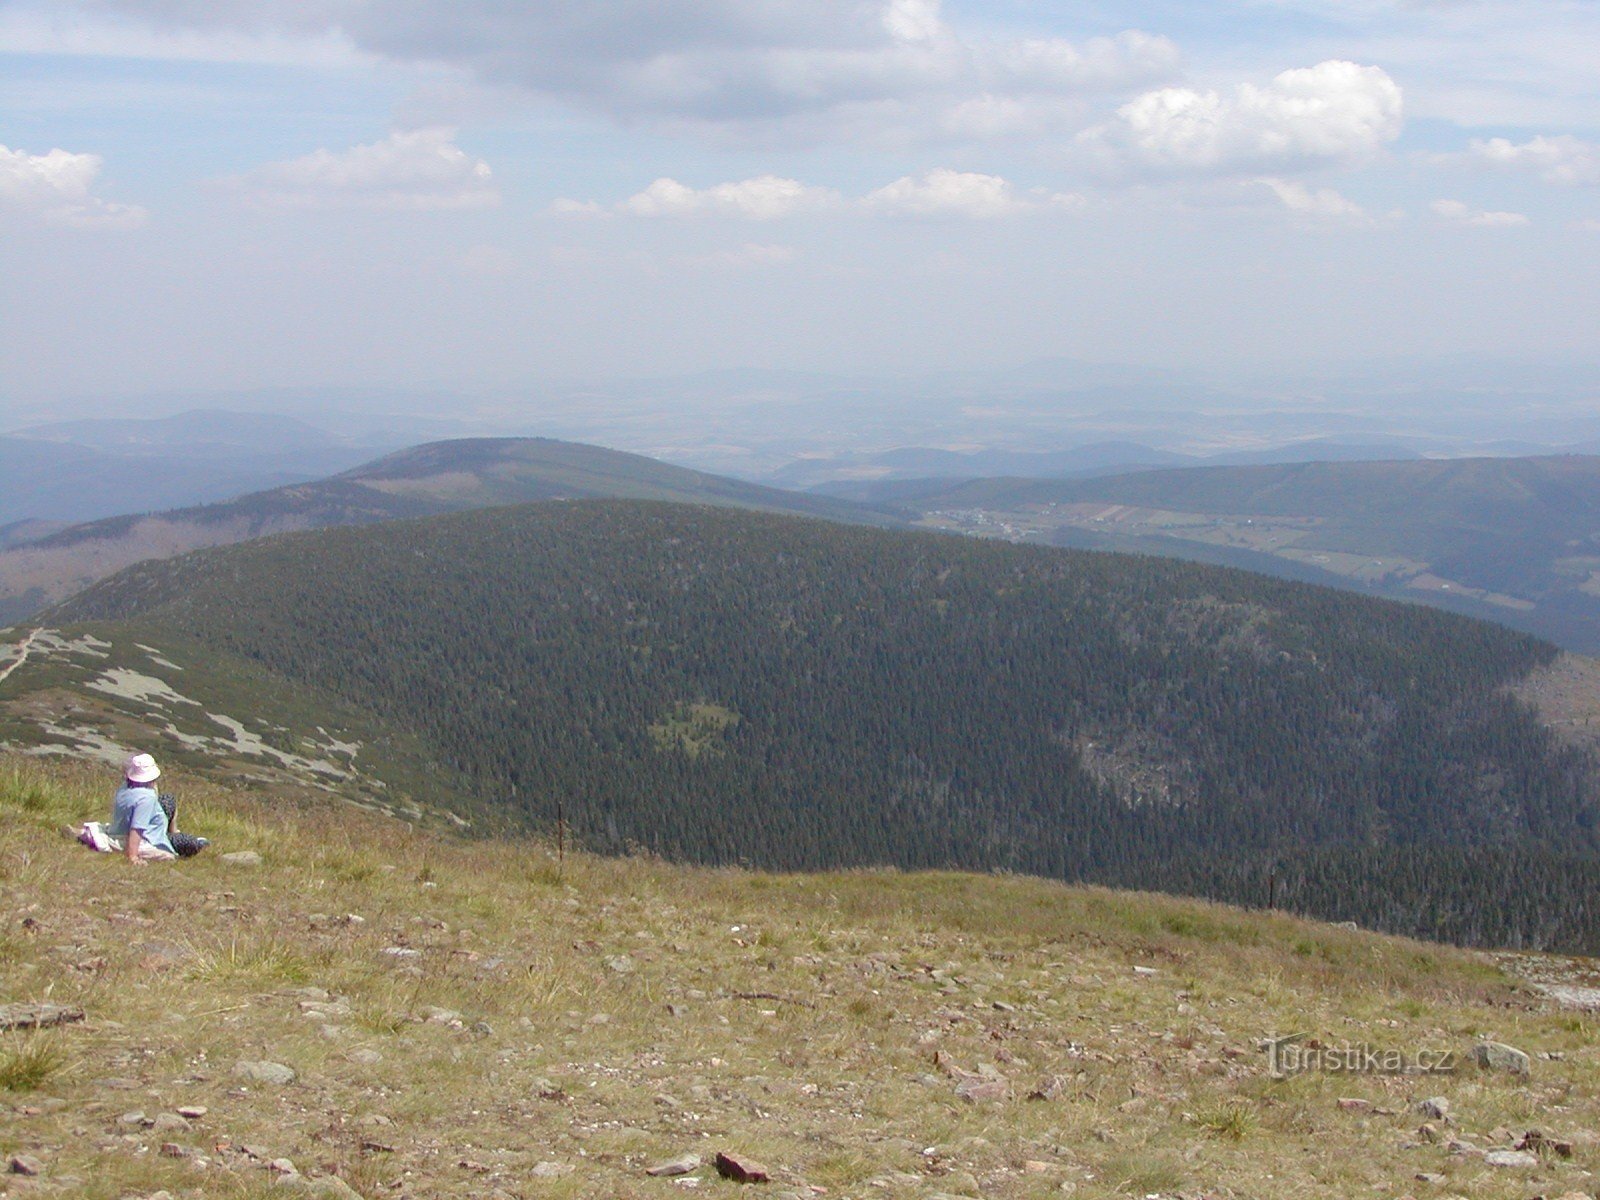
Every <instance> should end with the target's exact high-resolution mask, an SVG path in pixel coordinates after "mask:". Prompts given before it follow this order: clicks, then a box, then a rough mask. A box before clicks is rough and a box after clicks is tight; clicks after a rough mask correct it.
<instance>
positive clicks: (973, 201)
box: [861, 167, 1082, 218]
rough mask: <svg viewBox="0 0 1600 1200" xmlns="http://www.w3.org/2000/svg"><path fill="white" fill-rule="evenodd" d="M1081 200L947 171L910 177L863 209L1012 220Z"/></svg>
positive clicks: (866, 201) (876, 193) (864, 204)
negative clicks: (1013, 217)
mask: <svg viewBox="0 0 1600 1200" xmlns="http://www.w3.org/2000/svg"><path fill="white" fill-rule="evenodd" d="M1081 203H1082V198H1081V197H1078V196H1068V195H1063V194H1061V193H1050V192H1044V191H1042V190H1040V191H1032V192H1025V193H1019V192H1018V191H1017V190H1016V189H1015V188H1014V187H1012V185H1011V184H1010V182H1009V181H1007V180H1005V179H1002V178H1000V176H998V175H979V174H976V173H974V172H971V171H952V170H950V169H949V168H946V167H940V168H937V169H936V170H932V171H928V172H927V173H925V174H923V175H919V176H911V175H907V176H904V177H903V178H900V179H897V180H895V181H894V182H893V183H890V184H886V185H885V186H883V187H881V188H878V189H877V190H876V191H874V192H871V193H869V194H868V195H866V196H865V197H863V199H862V200H861V205H862V207H863V208H866V209H868V210H870V211H874V212H883V213H891V214H908V215H913V216H923V217H976V218H992V217H1010V216H1016V215H1018V214H1020V213H1027V212H1034V211H1037V210H1039V209H1042V208H1070V207H1075V206H1077V205H1079V204H1081Z"/></svg>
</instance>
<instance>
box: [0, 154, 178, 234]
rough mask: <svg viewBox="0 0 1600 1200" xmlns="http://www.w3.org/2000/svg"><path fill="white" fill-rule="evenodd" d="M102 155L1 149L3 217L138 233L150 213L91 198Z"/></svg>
mask: <svg viewBox="0 0 1600 1200" xmlns="http://www.w3.org/2000/svg"><path fill="white" fill-rule="evenodd" d="M99 174H100V156H99V155H97V154H72V153H70V152H68V151H66V150H59V149H57V150H51V151H50V152H49V153H48V154H29V153H27V152H26V151H24V150H12V149H9V148H8V147H6V146H0V213H4V214H11V215H13V216H16V217H21V218H22V219H25V220H33V221H40V222H43V223H44V224H46V225H58V226H68V227H72V228H78V229H136V228H138V227H139V226H140V225H143V224H144V223H145V220H146V218H147V217H148V216H149V214H148V213H147V212H146V211H145V210H144V209H142V208H140V207H138V206H137V205H131V204H115V203H112V202H111V201H109V200H102V199H100V198H99V197H98V196H95V195H93V194H92V191H91V189H92V188H93V187H94V181H95V177H96V176H98V175H99Z"/></svg>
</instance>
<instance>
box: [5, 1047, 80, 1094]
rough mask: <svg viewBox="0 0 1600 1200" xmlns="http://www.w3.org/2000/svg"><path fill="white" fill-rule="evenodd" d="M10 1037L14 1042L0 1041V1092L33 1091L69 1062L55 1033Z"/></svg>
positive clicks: (65, 1050) (64, 1067)
mask: <svg viewBox="0 0 1600 1200" xmlns="http://www.w3.org/2000/svg"><path fill="white" fill-rule="evenodd" d="M11 1037H12V1038H13V1040H15V1041H16V1042H17V1044H16V1045H4V1044H0V1092H36V1091H38V1090H39V1089H40V1088H42V1087H43V1086H44V1085H45V1084H46V1083H47V1082H48V1081H49V1080H50V1079H52V1078H53V1077H55V1076H56V1075H58V1074H60V1073H61V1072H62V1071H63V1070H65V1069H66V1067H67V1064H68V1063H69V1062H70V1059H69V1058H68V1055H67V1048H66V1045H65V1044H64V1043H63V1041H62V1040H61V1039H60V1038H59V1037H58V1036H56V1035H53V1034H50V1033H28V1034H23V1035H21V1036H20V1037H18V1036H17V1035H14V1034H13V1035H11Z"/></svg>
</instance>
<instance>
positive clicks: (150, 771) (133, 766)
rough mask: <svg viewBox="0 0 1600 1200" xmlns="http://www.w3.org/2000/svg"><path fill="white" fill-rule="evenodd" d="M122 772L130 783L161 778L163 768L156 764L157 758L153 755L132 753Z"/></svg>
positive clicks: (147, 781)
mask: <svg viewBox="0 0 1600 1200" xmlns="http://www.w3.org/2000/svg"><path fill="white" fill-rule="evenodd" d="M122 774H123V776H124V777H125V778H126V779H127V780H128V782H129V783H150V782H151V781H153V780H155V779H158V778H160V776H161V768H160V767H158V766H156V760H155V759H154V758H153V757H152V756H151V755H148V754H130V755H129V756H128V761H127V764H126V765H125V766H124V767H123V768H122Z"/></svg>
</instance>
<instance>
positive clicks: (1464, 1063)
mask: <svg viewBox="0 0 1600 1200" xmlns="http://www.w3.org/2000/svg"><path fill="white" fill-rule="evenodd" d="M106 791H107V787H106V780H105V779H104V778H103V772H100V773H85V772H84V770H83V769H82V768H74V767H72V766H70V765H59V764H57V765H51V764H43V763H37V764H36V763H26V762H25V763H22V764H19V765H16V766H13V767H11V768H9V769H0V819H3V821H4V823H5V827H6V828H7V830H8V836H7V838H6V839H5V841H4V843H3V844H0V1006H7V1005H9V1006H12V1007H0V1162H3V1163H4V1164H7V1165H8V1169H9V1173H8V1174H4V1175H0V1196H15V1197H23V1196H29V1197H32V1196H71V1197H85V1198H88V1200H102V1198H105V1200H109V1198H114V1197H116V1198H120V1197H144V1198H148V1197H155V1196H161V1195H162V1194H165V1195H167V1196H171V1197H190V1196H192V1197H207V1198H211V1197H256V1196H261V1197H266V1196H283V1195H295V1194H305V1195H312V1196H328V1197H346V1198H347V1197H350V1196H360V1197H366V1198H368V1200H374V1198H376V1197H417V1198H422V1197H535V1196H550V1197H579V1196H584V1197H587V1196H595V1197H600V1196H606V1197H666V1196H672V1195H678V1194H681V1193H683V1192H686V1191H699V1192H704V1193H713V1192H714V1193H716V1194H720V1195H724V1196H730V1197H731V1196H734V1195H737V1194H739V1193H740V1191H741V1189H752V1188H753V1189H756V1194H757V1195H763V1196H768V1197H774V1198H776V1197H785V1198H790V1197H815V1196H835V1197H838V1196H845V1197H858V1196H859V1197H918V1198H922V1200H936V1198H938V1197H941V1196H985V1197H1019V1198H1020V1197H1045V1196H1063V1195H1074V1196H1078V1197H1084V1198H1098V1197H1112V1196H1141V1197H1162V1198H1172V1197H1184V1198H1187V1200H1199V1198H1201V1197H1208V1198H1224V1197H1226V1198H1233V1197H1261V1198H1267V1197H1272V1198H1281V1197H1312V1196H1316V1197H1325V1196H1381V1197H1396V1198H1398V1197H1402V1196H1408V1195H1409V1196H1412V1197H1415V1198H1416V1200H1427V1198H1429V1197H1434V1196H1438V1197H1446V1196H1466V1197H1486V1198H1489V1200H1500V1198H1504V1200H1511V1198H1516V1200H1532V1198H1533V1197H1536V1196H1540V1197H1549V1198H1555V1197H1592V1196H1593V1195H1594V1194H1595V1189H1596V1186H1597V1181H1596V1178H1595V1176H1594V1175H1593V1172H1594V1171H1595V1170H1596V1168H1597V1166H1600V1072H1597V1070H1596V1066H1597V1064H1600V1040H1597V1036H1596V1034H1597V1030H1600V1024H1597V1018H1596V1017H1595V1016H1594V1015H1593V1014H1591V1013H1589V1012H1587V1011H1583V1010H1581V1009H1572V1008H1567V1007H1563V1005H1562V1004H1561V1003H1560V1002H1559V996H1557V997H1556V998H1552V995H1548V994H1541V993H1540V992H1539V991H1538V990H1536V988H1535V987H1534V983H1535V982H1536V983H1540V984H1542V985H1544V986H1545V987H1547V988H1548V987H1552V986H1561V981H1562V980H1567V981H1568V982H1569V983H1570V985H1571V986H1575V987H1582V986H1586V985H1585V984H1584V983H1583V982H1582V981H1581V980H1579V981H1576V982H1573V980H1572V977H1571V975H1570V973H1571V972H1573V971H1581V970H1582V969H1583V966H1584V965H1583V964H1576V965H1574V964H1572V963H1570V962H1568V961H1566V960H1525V959H1521V958H1518V959H1515V960H1501V961H1497V960H1496V959H1494V958H1491V957H1490V956H1486V955H1475V954H1468V953H1465V952H1458V951H1454V950H1450V949H1447V948H1442V947H1436V946H1426V945H1421V944H1418V943H1412V942H1406V941H1402V940H1398V939H1391V938H1382V937H1377V936H1373V935H1368V934H1365V933H1361V932H1359V931H1351V930H1346V929H1339V928H1333V927H1329V926H1325V925H1319V924H1315V923H1309V922H1301V921H1298V920H1295V919H1293V918H1291V917H1287V916H1283V915H1279V914H1260V913H1245V912H1241V911H1237V910H1230V909H1226V908H1222V907H1219V906H1214V905H1206V904H1201V903H1196V902H1192V901H1179V900H1170V899H1166V898H1162V897H1156V896H1138V895H1127V894H1118V893H1113V892H1109V891H1104V890H1098V889H1084V888H1069V887H1062V886H1058V885H1053V884H1047V883H1041V882H1038V881H1032V880H1025V879H1017V878H980V877H973V876H962V875H951V874H929V875H901V874H894V873H856V874H848V875H829V876H804V877H800V876H772V875H761V874H754V873H743V872H734V871H726V872H714V871H695V870H685V869H679V868H676V867H671V866H668V865H665V864H662V863H659V862H653V861H648V860H628V861H611V860H599V859H593V858H589V857H586V856H581V855H579V856H572V855H569V856H568V857H567V858H566V860H565V861H564V862H558V861H557V860H556V859H555V857H554V856H553V854H552V853H551V850H550V848H549V847H546V846H544V845H536V844H521V845H516V846H506V845H490V844H484V843H473V842H468V841H460V840H452V839H450V838H448V837H444V836H440V835H435V834H431V833H425V832H421V831H418V830H416V829H414V828H413V827H411V826H409V825H407V824H405V823H403V822H400V821H397V820H394V819H391V818H385V817H383V816H381V815H375V814H371V813H367V812H361V811H356V810H353V809H347V808H343V807H340V806H337V805H335V804H334V803H332V802H329V801H327V800H320V801H316V800H308V801H307V802H305V803H304V804H302V805H291V804H289V803H287V802H285V801H282V800H275V801H273V802H272V803H271V804H266V803H263V802H259V801H257V800H255V799H252V797H251V796H250V795H248V794H245V793H229V792H224V791H216V790H207V789H205V788H203V787H197V788H190V789H188V790H187V791H186V792H185V809H184V812H185V814H186V820H185V824H186V826H188V827H190V828H191V829H192V831H193V832H198V833H205V834H207V835H208V836H210V837H211V838H212V839H213V843H214V844H213V846H212V847H211V849H209V850H207V851H206V852H205V853H204V854H203V855H202V856H201V857H199V858H197V859H194V860H190V861H186V862H181V863H178V864H173V865H153V866H150V867H145V868H135V867H131V866H129V865H127V864H126V863H124V862H123V861H121V860H120V859H117V858H115V857H113V856H99V855H95V854H93V853H92V852H90V851H88V850H87V849H85V848H84V847H82V846H80V845H78V844H77V843H76V842H73V841H71V840H69V839H68V838H66V837H64V836H62V834H61V832H60V826H61V825H62V824H63V823H65V822H67V821H70V820H75V819H79V820H81V819H83V818H85V817H92V816H98V815H99V812H98V810H99V809H100V808H101V807H102V806H103V805H104V802H105V795H104V793H106ZM1508 966H1509V967H1515V968H1516V970H1509V969H1507V968H1508ZM1563 972H1567V973H1568V974H1565V975H1564V974H1563ZM1523 976H1527V977H1528V979H1531V980H1532V982H1529V981H1528V979H1524V978H1523ZM41 1005H50V1006H55V1007H54V1008H48V1009H41V1008H40V1007H39V1006H41ZM41 1022H46V1023H47V1027H43V1028H34V1027H30V1026H34V1025H38V1024H39V1023H41ZM48 1022H58V1023H54V1024H48ZM1290 1035H1300V1036H1299V1037H1298V1038H1296V1039H1295V1040H1293V1041H1292V1042H1281V1043H1279V1048H1278V1051H1277V1052H1276V1055H1277V1056H1276V1057H1274V1056H1272V1055H1269V1053H1268V1050H1267V1046H1268V1042H1269V1041H1270V1040H1271V1039H1275V1038H1284V1037H1289V1036H1290ZM1491 1042H1492V1043H1495V1044H1496V1045H1497V1046H1500V1047H1505V1048H1495V1049H1490V1050H1478V1051H1475V1047H1478V1046H1480V1045H1481V1044H1485V1043H1491ZM1285 1047H1293V1048H1294V1049H1293V1053H1292V1054H1290V1053H1289V1052H1288V1051H1287V1050H1285ZM1285 1055H1287V1056H1288V1059H1289V1060H1292V1061H1288V1064H1287V1065H1288V1066H1289V1067H1307V1068H1308V1069H1304V1070H1298V1071H1294V1070H1290V1071H1286V1072H1283V1073H1280V1074H1278V1075H1275V1074H1274V1073H1273V1070H1272V1067H1273V1065H1274V1063H1276V1064H1277V1065H1279V1066H1280V1067H1283V1066H1285V1062H1286V1059H1285V1058H1284V1057H1283V1056H1285ZM1480 1059H1481V1060H1482V1062H1481V1063H1480V1062H1479V1060H1480ZM1352 1067H1353V1068H1356V1069H1355V1070H1348V1069H1347V1068H1352ZM1390 1067H1393V1068H1395V1069H1394V1070H1393V1071H1388V1070H1387V1068H1390ZM1423 1067H1440V1068H1443V1069H1441V1070H1438V1071H1434V1072H1428V1071H1424V1070H1422V1069H1420V1068H1423Z"/></svg>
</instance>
